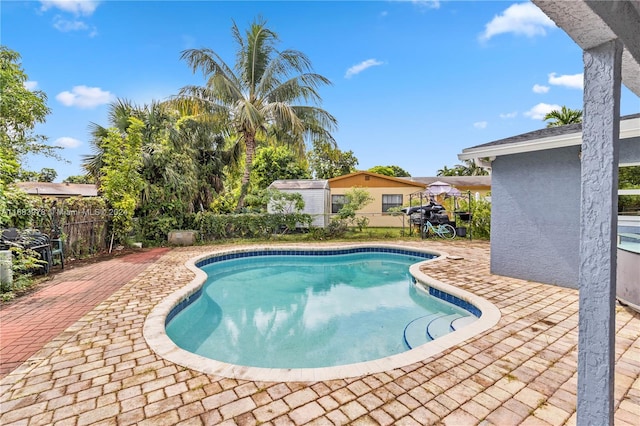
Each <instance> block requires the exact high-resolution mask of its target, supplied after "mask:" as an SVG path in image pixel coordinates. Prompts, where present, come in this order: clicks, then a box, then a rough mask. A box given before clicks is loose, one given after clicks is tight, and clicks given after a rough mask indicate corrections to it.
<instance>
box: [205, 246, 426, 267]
mask: <svg viewBox="0 0 640 426" xmlns="http://www.w3.org/2000/svg"><path fill="white" fill-rule="evenodd" d="M357 253H393V254H403V255H406V256H415V257H420V258H422V259H433V258H435V257H438V255H435V254H432V253H424V252H419V251H413V250H403V249H395V248H382V247H356V248H350V249H339V250H253V251H242V252H237V253H228V254H222V255H213V256H211V257H208V258H206V259H202V260H200V261H198V262H196V264H195V265H196V266H197V267H198V268H202V267H203V266H206V265H210V264H212V263H216V262H222V261H225V260H232V259H240V258H244V257H254V256H336V255H344V254H357Z"/></svg>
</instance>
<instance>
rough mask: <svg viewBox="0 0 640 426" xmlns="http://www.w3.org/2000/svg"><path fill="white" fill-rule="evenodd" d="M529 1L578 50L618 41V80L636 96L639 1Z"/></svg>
mask: <svg viewBox="0 0 640 426" xmlns="http://www.w3.org/2000/svg"><path fill="white" fill-rule="evenodd" d="M532 2H533V3H534V4H535V5H536V6H538V7H539V8H540V9H541V10H542V11H543V12H544V13H545V15H547V16H548V17H549V18H550V19H551V20H552V21H553V22H555V23H556V25H558V26H559V27H560V28H562V29H563V30H564V31H565V32H566V33H567V35H568V36H569V37H571V38H572V39H573V41H575V42H576V44H577V45H578V46H580V47H581V48H582V50H588V49H591V48H594V47H596V46H599V45H601V44H603V43H606V42H608V41H611V40H615V39H619V40H620V41H622V44H623V45H624V50H623V52H622V82H623V83H624V85H625V86H627V87H628V88H629V89H630V90H631V91H632V92H633V93H635V94H636V95H638V96H640V31H639V30H638V28H640V0H616V1H602V0H598V1H593V0H572V1H557V0H532Z"/></svg>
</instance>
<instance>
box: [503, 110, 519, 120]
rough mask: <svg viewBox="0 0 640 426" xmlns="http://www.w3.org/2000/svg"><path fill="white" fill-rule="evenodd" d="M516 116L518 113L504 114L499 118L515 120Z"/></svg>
mask: <svg viewBox="0 0 640 426" xmlns="http://www.w3.org/2000/svg"><path fill="white" fill-rule="evenodd" d="M516 115H518V111H513V112H506V113H503V114H500V118H515V117H516Z"/></svg>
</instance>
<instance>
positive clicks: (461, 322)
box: [451, 315, 478, 331]
mask: <svg viewBox="0 0 640 426" xmlns="http://www.w3.org/2000/svg"><path fill="white" fill-rule="evenodd" d="M477 319H478V317H476V316H475V315H470V316H468V317H462V318H456V319H454V320H453V321H451V329H452V330H453V331H456V330H460V329H461V328H462V327H465V326H467V325H469V324H471V323H472V322H475V321H476V320H477Z"/></svg>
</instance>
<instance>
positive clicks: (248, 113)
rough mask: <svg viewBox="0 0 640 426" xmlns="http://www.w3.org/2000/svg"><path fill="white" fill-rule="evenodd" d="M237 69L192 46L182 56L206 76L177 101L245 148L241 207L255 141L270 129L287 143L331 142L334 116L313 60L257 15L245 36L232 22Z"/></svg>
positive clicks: (248, 177)
mask: <svg viewBox="0 0 640 426" xmlns="http://www.w3.org/2000/svg"><path fill="white" fill-rule="evenodd" d="M231 32H232V35H233V39H234V41H235V43H236V62H235V65H234V67H233V68H232V67H231V66H229V65H227V63H226V62H225V61H224V60H223V59H222V58H221V57H220V56H219V55H218V54H217V53H216V52H215V51H213V50H211V49H207V48H205V49H188V50H185V51H183V52H182V56H181V58H182V59H183V60H185V61H186V62H187V64H188V65H189V67H190V68H191V70H192V71H193V72H196V71H200V72H202V74H203V75H204V78H205V80H206V84H205V85H204V86H186V87H184V88H183V89H182V90H181V91H180V95H179V97H178V99H177V101H178V103H179V104H181V105H183V106H185V105H191V108H193V109H197V110H199V112H200V115H201V116H203V117H208V118H212V117H213V118H215V119H218V120H222V121H224V122H226V123H227V125H228V131H229V134H231V135H235V136H236V137H237V140H238V142H239V143H240V144H241V145H242V147H243V148H244V152H245V157H244V172H243V174H242V179H241V185H242V186H241V191H240V195H239V199H238V206H237V208H238V210H239V209H241V208H242V207H243V206H244V197H245V195H246V193H247V191H248V187H249V183H250V175H251V170H252V167H253V160H254V155H255V152H256V147H257V141H258V140H260V139H262V140H264V139H266V137H267V136H268V133H269V132H270V131H271V132H272V134H280V135H287V137H286V139H287V142H288V143H295V144H298V145H302V144H304V138H305V137H313V136H315V137H322V138H325V139H328V140H333V138H332V137H331V133H330V132H331V131H332V130H333V129H334V128H335V126H336V123H337V122H336V119H335V118H334V117H333V116H332V115H331V114H329V113H328V112H327V111H325V110H323V109H321V108H319V107H318V106H317V105H319V104H320V102H321V98H320V95H319V93H318V89H319V88H320V87H321V86H324V85H328V84H330V82H329V80H328V79H327V78H325V77H323V76H321V75H320V74H316V73H314V72H313V70H312V67H311V61H310V60H309V58H308V57H307V56H306V55H305V54H303V53H302V52H299V51H296V50H290V49H287V50H283V51H279V50H278V49H277V48H276V46H277V44H278V41H279V40H278V36H277V34H276V33H275V32H274V31H272V30H270V29H269V28H267V25H266V22H265V21H264V20H262V19H256V20H255V21H254V22H253V23H252V24H251V25H250V26H249V28H248V29H247V30H246V32H245V34H244V35H243V34H241V32H240V29H239V28H238V27H237V25H236V24H235V23H234V24H233V26H232V28H231Z"/></svg>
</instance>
